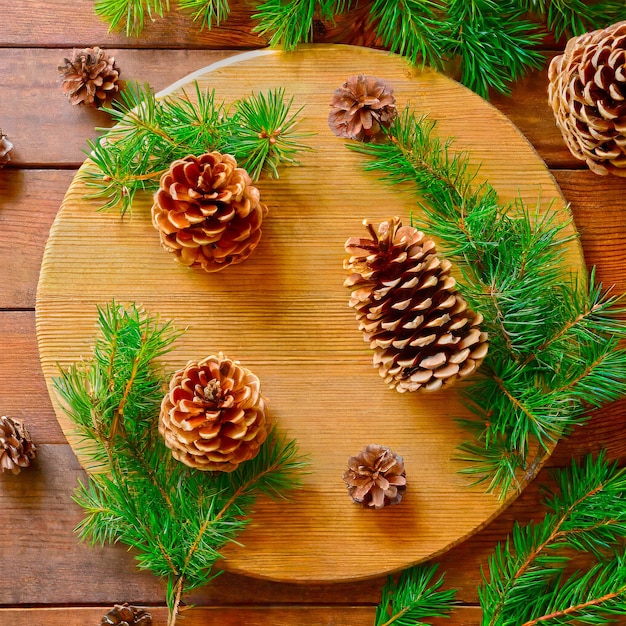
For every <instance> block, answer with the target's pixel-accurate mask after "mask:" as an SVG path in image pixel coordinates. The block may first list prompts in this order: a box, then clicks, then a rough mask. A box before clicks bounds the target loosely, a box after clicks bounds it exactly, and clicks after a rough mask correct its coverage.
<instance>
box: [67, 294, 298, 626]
mask: <svg viewBox="0 0 626 626" xmlns="http://www.w3.org/2000/svg"><path fill="white" fill-rule="evenodd" d="M98 325H99V330H100V335H99V337H98V339H97V340H96V342H95V346H94V351H93V356H92V358H91V359H90V360H89V361H81V362H79V363H77V364H74V365H73V366H71V367H69V368H68V369H67V370H65V371H62V372H61V376H60V377H59V378H58V379H56V380H55V388H56V390H57V392H58V394H59V397H60V399H61V402H62V405H63V406H64V409H65V411H66V413H67V415H68V417H69V418H70V419H71V420H72V421H73V422H74V424H75V425H76V427H77V429H78V431H79V433H80V435H81V437H82V438H83V439H85V440H86V441H88V442H89V443H90V444H91V447H90V448H89V451H88V454H89V458H90V460H94V461H96V462H97V463H99V465H100V467H99V468H98V469H99V470H100V473H98V474H95V475H92V476H91V477H90V480H89V483H88V484H86V485H85V484H81V485H80V487H79V488H78V490H77V492H76V495H75V501H76V502H77V503H78V504H79V505H80V506H81V507H83V508H84V510H85V513H86V516H85V518H84V520H83V521H82V522H81V523H80V524H79V525H78V527H77V529H76V530H77V531H78V532H79V534H80V536H81V537H82V538H83V539H86V540H90V541H91V542H93V543H104V542H108V541H120V542H122V543H125V544H127V545H128V546H130V547H132V548H134V549H135V551H136V559H137V562H138V565H139V567H140V568H142V569H147V570H150V571H151V572H153V573H154V574H155V575H156V576H159V577H162V578H165V579H166V581H167V589H168V592H167V602H168V606H169V608H170V618H169V623H170V624H172V625H173V624H174V623H175V622H176V615H177V612H178V607H179V605H180V602H181V599H182V595H183V593H184V592H187V591H190V590H192V589H195V588H197V587H199V586H201V585H204V584H206V583H207V582H208V581H209V580H211V578H212V577H214V576H215V575H216V574H217V572H215V563H216V561H217V560H218V559H219V558H220V550H221V548H222V547H223V546H224V545H226V544H227V543H228V542H230V541H235V540H236V536H237V534H238V533H239V532H240V531H241V530H242V529H243V528H244V527H245V526H246V525H247V523H248V521H249V520H248V517H247V515H248V512H249V510H250V507H251V505H252V504H253V503H254V501H255V498H256V496H257V495H258V494H261V493H263V494H267V495H269V496H272V497H276V496H280V497H284V495H285V492H286V491H287V490H288V489H291V488H293V487H297V486H298V484H299V472H300V470H301V469H302V467H303V461H302V460H301V459H300V458H298V452H297V447H296V445H295V442H294V441H284V440H283V439H282V437H281V436H280V435H279V434H278V433H277V432H276V431H275V430H273V431H271V432H270V433H269V434H268V438H267V440H266V442H265V443H264V444H263V446H262V447H261V450H260V452H259V454H258V455H257V456H256V457H255V458H254V459H253V460H251V461H249V462H247V463H244V464H242V465H241V466H240V467H239V468H238V469H237V470H235V471H234V472H232V473H230V474H228V473H220V472H216V473H209V472H201V471H198V470H194V469H191V468H189V467H187V466H186V465H183V464H182V463H180V462H178V461H175V460H174V459H173V457H172V455H171V453H170V451H169V450H168V449H167V448H166V447H165V444H164V442H163V441H162V438H161V436H160V435H159V433H158V432H157V421H158V420H157V418H158V413H159V408H160V403H161V399H162V394H163V391H162V379H161V377H160V376H159V375H158V374H157V372H156V370H155V364H154V361H155V359H158V358H160V357H162V356H163V355H164V354H165V353H166V352H167V351H168V350H170V349H171V347H172V343H173V341H174V340H175V339H176V338H177V337H178V335H179V334H180V333H178V332H176V331H175V330H174V329H173V328H172V327H171V325H170V324H169V323H165V324H161V323H160V322H159V321H158V319H156V318H153V317H150V316H148V315H146V314H145V313H143V312H142V311H140V310H139V309H137V308H136V307H135V306H131V307H129V308H126V309H125V308H123V307H121V306H118V305H117V304H115V303H113V304H111V305H110V306H107V307H105V308H103V309H99V312H98Z"/></svg>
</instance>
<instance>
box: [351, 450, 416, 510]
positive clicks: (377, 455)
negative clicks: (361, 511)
mask: <svg viewBox="0 0 626 626" xmlns="http://www.w3.org/2000/svg"><path fill="white" fill-rule="evenodd" d="M343 480H344V482H345V483H346V485H347V486H348V493H349V494H350V495H351V496H352V499H353V500H354V501H355V502H358V503H360V504H362V505H363V506H365V507H371V508H374V509H382V508H383V507H384V506H385V505H386V504H398V502H400V500H402V495H403V493H404V492H405V491H406V472H405V471H404V461H403V460H402V457H401V456H398V455H397V454H395V453H394V452H392V451H391V450H390V449H389V448H385V447H384V446H379V445H376V444H370V445H369V446H366V447H365V448H363V450H361V452H359V453H358V454H357V455H356V456H351V457H350V458H349V459H348V469H347V470H346V471H345V472H344V473H343Z"/></svg>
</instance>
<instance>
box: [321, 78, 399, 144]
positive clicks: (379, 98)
mask: <svg viewBox="0 0 626 626" xmlns="http://www.w3.org/2000/svg"><path fill="white" fill-rule="evenodd" d="M330 107H331V110H330V113H329V115H328V125H329V127H330V129H331V130H332V131H333V133H335V135H337V136H338V137H347V138H348V139H357V140H359V141H370V140H371V139H373V138H375V137H376V136H377V135H379V134H380V133H381V131H382V129H386V128H389V126H390V125H391V122H393V120H394V119H395V118H396V116H397V114H398V112H397V110H396V99H395V97H394V95H393V89H392V88H391V86H390V85H389V84H388V83H387V82H386V81H385V80H383V79H382V78H376V77H375V76H366V75H364V74H359V75H357V76H350V78H348V80H347V81H346V82H345V83H344V84H343V85H342V86H341V87H339V88H338V89H336V90H335V91H334V93H333V96H332V99H331V102H330Z"/></svg>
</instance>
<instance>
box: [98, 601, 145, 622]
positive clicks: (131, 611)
mask: <svg viewBox="0 0 626 626" xmlns="http://www.w3.org/2000/svg"><path fill="white" fill-rule="evenodd" d="M100 626H152V615H150V613H148V611H145V610H144V609H139V608H137V607H135V606H129V605H128V603H124V604H116V605H115V606H114V607H113V608H112V609H111V610H110V611H108V612H107V613H106V614H105V615H103V617H102V619H101V620H100Z"/></svg>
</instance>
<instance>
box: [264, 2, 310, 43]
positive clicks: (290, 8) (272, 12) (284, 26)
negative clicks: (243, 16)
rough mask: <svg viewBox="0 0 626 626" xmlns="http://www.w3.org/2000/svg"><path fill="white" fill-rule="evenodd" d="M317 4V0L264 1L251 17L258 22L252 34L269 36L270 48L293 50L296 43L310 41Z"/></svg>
mask: <svg viewBox="0 0 626 626" xmlns="http://www.w3.org/2000/svg"><path fill="white" fill-rule="evenodd" d="M317 4H318V0H290V1H289V2H285V1H284V0H264V1H263V2H262V3H260V4H259V6H258V11H259V12H258V13H256V14H255V15H253V16H252V17H253V19H256V20H259V24H258V25H257V26H255V27H254V29H253V32H255V33H259V34H260V35H267V34H269V35H270V40H269V44H270V45H271V46H278V45H281V46H283V47H284V48H285V50H293V49H294V48H295V47H296V45H297V44H298V43H300V42H305V43H306V42H308V41H311V38H312V36H313V18H314V16H315V8H316V5H317Z"/></svg>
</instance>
